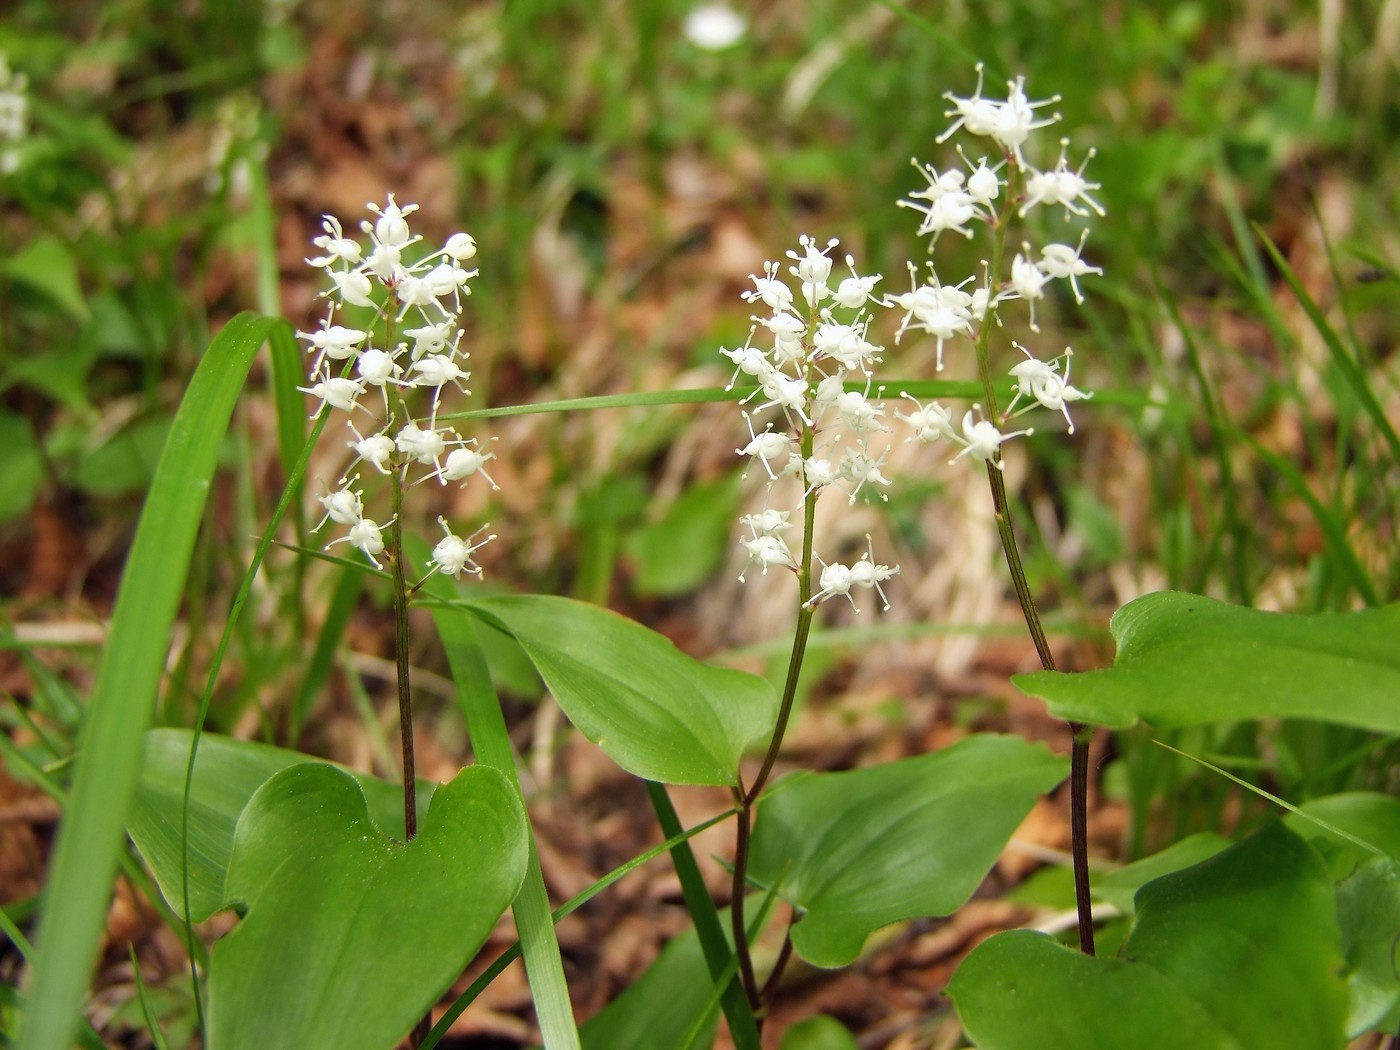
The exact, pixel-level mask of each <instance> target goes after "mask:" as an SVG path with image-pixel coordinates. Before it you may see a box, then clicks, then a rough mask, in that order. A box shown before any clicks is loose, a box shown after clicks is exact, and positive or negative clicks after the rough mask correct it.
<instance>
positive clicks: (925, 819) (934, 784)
mask: <svg viewBox="0 0 1400 1050" xmlns="http://www.w3.org/2000/svg"><path fill="white" fill-rule="evenodd" d="M1066 772H1067V768H1066V762H1065V760H1064V759H1063V758H1060V757H1058V756H1056V755H1053V754H1051V752H1050V751H1049V749H1047V748H1046V747H1044V746H1043V745H1040V744H1030V743H1027V742H1026V741H1024V740H1021V739H1020V738H1018V737H1003V736H994V735H991V734H987V735H980V736H975V737H969V738H968V739H966V740H963V741H960V742H959V743H957V744H954V745H953V746H952V747H950V748H947V749H946V750H943V751H937V752H933V753H932V754H927V755H919V756H917V757H915V758H906V759H902V760H900V761H898V762H887V763H884V764H882V765H878V766H872V767H870V768H868V769H857V770H852V771H850V772H842V773H794V774H792V775H790V776H787V777H784V778H783V779H781V780H779V781H778V782H777V783H775V784H774V785H773V787H772V788H771V789H770V794H769V795H768V796H767V797H766V799H765V800H764V801H763V803H762V806H761V808H760V810H759V813H758V819H757V823H756V825H755V828H754V835H753V846H752V849H753V853H752V859H751V861H750V868H749V871H750V873H751V875H752V876H753V878H754V879H755V880H756V881H757V882H758V883H760V884H768V885H772V884H775V883H778V884H780V892H781V894H782V896H783V897H785V898H786V899H787V900H789V901H791V902H792V903H793V905H794V906H795V907H797V908H798V909H800V911H801V912H802V918H801V920H800V921H799V922H798V923H797V924H796V925H795V926H794V927H793V930H792V943H793V947H794V948H795V949H796V950H797V952H798V953H799V954H800V955H801V956H802V958H804V959H806V960H807V961H808V962H810V963H813V964H814V965H817V966H827V967H835V966H844V965H846V964H847V963H849V962H851V960H853V959H854V958H855V957H856V956H857V955H858V954H859V953H860V949H861V946H862V945H863V944H864V943H865V938H866V937H867V936H868V935H869V934H870V933H871V932H872V931H874V930H876V929H878V928H880V927H881V926H885V925H887V924H889V923H892V922H895V921H897V920H899V919H909V918H914V917H919V916H926V915H947V914H949V913H951V912H953V911H956V910H957V909H958V908H959V907H960V906H961V905H962V904H963V903H965V902H966V901H967V899H968V898H969V897H970V896H972V893H973V891H974V890H975V889H977V887H978V885H979V884H980V883H981V882H982V879H983V878H984V877H985V876H986V874H987V872H988V870H989V869H990V868H991V866H992V865H993V864H994V863H996V859H997V857H999V856H1000V855H1001V851H1002V849H1003V848H1004V847H1005V846H1006V841H1007V839H1009V838H1010V837H1011V834H1012V832H1014V831H1015V830H1016V828H1017V826H1018V825H1019V824H1020V823H1021V821H1022V820H1023V819H1024V818H1025V815H1026V814H1027V813H1028V812H1030V808H1031V806H1032V805H1034V804H1035V800H1036V799H1037V798H1039V797H1040V795H1042V794H1043V793H1045V792H1046V791H1049V790H1050V789H1051V788H1053V787H1054V786H1055V785H1056V784H1058V783H1059V782H1060V781H1062V780H1063V779H1064V778H1065V774H1066Z"/></svg>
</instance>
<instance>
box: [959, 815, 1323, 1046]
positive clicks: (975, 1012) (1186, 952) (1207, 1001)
mask: <svg viewBox="0 0 1400 1050" xmlns="http://www.w3.org/2000/svg"><path fill="white" fill-rule="evenodd" d="M1136 906H1137V911H1136V918H1135V920H1134V923H1133V926H1132V929H1131V931H1130V932H1129V934H1128V938H1127V940H1126V941H1125V942H1124V944H1123V947H1122V949H1121V951H1120V952H1119V953H1118V955H1117V956H1116V957H1114V958H1107V959H1105V958H1090V957H1088V956H1085V955H1082V954H1080V953H1079V952H1076V951H1073V950H1071V949H1068V948H1065V947H1063V946H1061V945H1059V944H1057V943H1055V942H1054V941H1053V940H1051V939H1050V938H1048V937H1045V936H1043V935H1041V934H1036V933H1030V932H1023V931H1013V932H1010V933H1003V934H998V935H996V936H994V937H992V938H991V939H989V940H988V941H986V942H985V943H983V944H981V945H979V946H978V947H977V948H976V949H975V950H974V951H973V952H972V954H971V955H969V956H968V957H967V959H966V960H965V961H964V963H963V964H962V966H961V967H959V969H958V972H957V973H956V974H955V975H954V978H953V982H952V984H951V985H950V986H949V994H951V995H952V997H953V1000H954V1002H955V1003H956V1004H957V1007H958V1014H959V1016H960V1017H961V1018H962V1021H963V1024H964V1026H965V1028H966V1030H967V1032H968V1034H969V1035H970V1036H971V1037H972V1039H973V1041H974V1042H975V1043H976V1044H977V1045H978V1046H980V1047H985V1048H987V1050H995V1048H998V1047H1007V1048H1020V1047H1026V1046H1036V1047H1044V1048H1045V1050H1058V1048H1061V1047H1064V1048H1070V1047H1073V1048H1076V1050H1084V1048H1086V1047H1087V1048H1093V1050H1097V1048H1104V1050H1108V1048H1110V1047H1121V1046H1151V1047H1159V1048H1161V1050H1176V1048H1180V1050H1188V1048H1190V1050H1197V1048H1199V1047H1204V1046H1211V1047H1234V1046H1270V1045H1276V1046H1289V1047H1297V1048H1299V1050H1336V1047H1338V1046H1340V1045H1342V1043H1343V1041H1344V1040H1343V1034H1342V1033H1343V1022H1344V1020H1345V1018H1346V1011H1347V993H1346V987H1345V984H1344V983H1343V981H1342V978H1341V976H1340V973H1341V966H1342V960H1341V955H1340V951H1339V948H1338V945H1339V931H1338V927H1337V915H1336V905H1335V903H1334V900H1333V895H1332V886H1331V880H1330V879H1329V878H1328V877H1327V871H1326V869H1325V867H1324V866H1323V865H1322V863H1321V861H1320V860H1319V859H1318V857H1317V855H1316V854H1315V853H1314V852H1313V851H1312V850H1311V849H1310V848H1309V847H1308V846H1307V845H1306V844H1305V843H1304V842H1303V841H1302V840H1301V839H1299V838H1298V837H1297V836H1295V835H1293V834H1291V833H1290V832H1288V831H1286V830H1285V829H1283V828H1282V827H1281V826H1278V825H1274V826H1272V827H1269V828H1266V829H1265V830H1263V831H1262V832H1260V833H1259V834H1257V835H1255V836H1254V837H1252V838H1250V839H1248V840H1246V841H1245V842H1242V843H1240V844H1238V845H1236V846H1232V847H1231V848H1230V849H1228V850H1226V851H1225V852H1223V853H1220V854H1217V855H1216V856H1214V857H1212V858H1210V859H1209V860H1206V861H1203V862H1201V863H1199V864H1197V865H1195V866H1194V867H1191V868H1188V869H1186V870H1185V871H1181V872H1177V873H1175V874H1172V875H1167V876H1164V877H1163V878H1160V879H1157V880H1155V881H1153V882H1150V883H1148V884H1147V885H1146V886H1144V887H1143V888H1142V889H1141V890H1139V891H1138V894H1137V899H1136Z"/></svg>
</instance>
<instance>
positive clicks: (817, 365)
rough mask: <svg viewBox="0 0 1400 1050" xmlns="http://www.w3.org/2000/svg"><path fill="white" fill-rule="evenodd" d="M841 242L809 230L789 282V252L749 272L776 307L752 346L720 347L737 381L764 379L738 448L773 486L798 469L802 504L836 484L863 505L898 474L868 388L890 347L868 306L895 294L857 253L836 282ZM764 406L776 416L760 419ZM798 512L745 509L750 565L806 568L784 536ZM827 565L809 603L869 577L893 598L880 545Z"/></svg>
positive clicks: (768, 304)
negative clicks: (886, 467) (864, 497)
mask: <svg viewBox="0 0 1400 1050" xmlns="http://www.w3.org/2000/svg"><path fill="white" fill-rule="evenodd" d="M836 244H837V242H836V241H834V240H833V241H830V242H828V243H827V245H826V246H825V247H819V246H818V245H817V243H816V241H815V240H813V239H812V238H811V237H807V236H803V237H801V238H799V239H798V249H797V251H789V252H788V253H787V255H788V258H789V259H790V260H791V261H792V264H791V265H789V266H788V267H787V276H788V277H790V278H792V279H793V280H791V281H790V280H788V279H786V278H785V277H784V276H783V272H782V271H783V264H782V263H781V262H768V263H765V264H764V267H763V276H761V277H760V276H758V275H756V274H755V275H751V279H752V280H753V283H754V287H753V289H752V290H751V291H748V292H745V293H744V294H743V298H744V300H745V301H746V302H748V303H750V304H752V305H754V306H761V307H764V308H766V310H767V313H765V314H763V315H761V316H755V317H753V318H752V320H753V327H752V328H750V330H749V336H748V339H747V340H746V341H745V342H744V345H743V346H741V347H737V348H735V349H724V348H722V349H721V350H720V353H721V354H723V355H724V356H725V357H727V358H729V360H730V361H732V362H733V364H734V374H733V376H732V377H731V380H730V384H729V389H733V387H734V384H735V382H737V380H738V378H739V376H740V375H741V374H742V375H744V376H747V377H748V379H749V380H750V381H751V382H753V383H754V384H756V389H755V390H754V391H753V392H752V393H751V394H749V395H748V396H747V397H746V398H744V401H743V402H742V403H743V404H744V405H746V406H747V407H746V408H745V411H744V421H745V424H746V426H747V427H748V434H749V443H748V444H747V445H745V446H744V447H743V448H740V449H735V452H736V453H738V454H739V455H741V456H749V457H751V459H752V460H753V461H754V462H755V463H757V464H758V465H760V466H761V467H762V468H763V470H764V472H765V473H766V474H767V475H768V490H769V492H770V493H771V492H772V489H773V486H774V485H775V484H776V483H777V481H778V480H779V479H780V478H784V477H791V478H794V479H796V481H797V483H798V484H799V485H801V486H802V487H803V492H802V500H801V501H800V503H799V506H801V505H804V504H805V503H806V501H808V500H814V499H815V498H816V497H817V496H818V495H820V493H821V492H822V490H824V489H827V488H836V489H838V490H839V491H841V492H842V493H844V494H845V496H846V498H847V502H848V503H851V504H854V503H855V501H856V497H857V496H858V495H859V494H860V492H861V490H862V489H864V488H865V487H866V486H870V487H871V488H872V489H874V490H875V491H879V489H880V487H883V486H887V485H888V484H889V483H890V482H889V479H888V478H887V477H885V476H884V474H883V473H881V466H882V465H883V463H884V459H885V456H886V454H887V453H888V446H886V448H885V449H884V450H882V451H879V452H878V453H877V452H876V451H875V449H874V448H872V444H871V439H872V437H874V436H876V435H881V434H884V433H887V432H888V431H889V430H890V427H889V426H888V425H887V424H886V423H885V422H884V419H883V417H884V413H885V410H884V408H883V407H882V406H881V405H879V404H878V403H877V402H874V401H872V400H871V398H870V389H871V384H872V382H873V380H874V371H873V369H874V366H875V365H876V364H878V363H879V361H880V355H881V354H882V353H883V352H884V348H883V347H880V346H876V345H874V344H873V343H871V342H870V341H869V340H868V339H867V338H866V336H867V332H868V329H869V325H870V309H871V308H872V307H884V306H885V305H887V304H886V303H885V302H884V300H882V299H880V298H878V297H877V296H876V295H875V292H874V289H875V285H876V284H877V283H878V282H879V280H880V276H879V275H878V274H876V275H874V276H862V275H861V274H859V273H858V272H857V271H856V268H855V261H854V260H853V259H852V258H851V256H849V255H847V256H846V258H845V262H846V267H847V269H848V270H849V271H850V275H849V276H847V277H844V278H841V279H839V280H837V281H835V282H834V285H833V280H832V260H831V257H830V256H831V251H832V249H834V248H835V247H836ZM770 410H773V411H770ZM763 417H768V418H767V421H766V422H762V423H760V422H758V421H759V420H761V419H762V418H763ZM880 495H881V498H882V499H883V498H887V497H886V496H885V494H884V493H883V492H881V493H880ZM791 517H792V511H791V510H779V509H773V508H769V509H765V510H763V511H762V512H760V513H758V514H747V515H745V516H744V517H743V518H742V519H741V522H742V524H743V525H744V526H745V527H746V528H747V529H748V530H749V536H748V537H746V538H744V539H743V540H741V542H742V543H743V546H744V548H745V550H746V551H747V552H748V565H746V566H745V570H744V572H745V574H747V572H748V568H749V566H753V565H758V566H759V567H760V568H761V569H762V571H763V573H764V574H765V575H766V574H767V572H768V570H769V568H770V567H772V566H783V567H786V568H790V569H796V568H798V562H797V560H796V559H795V558H794V557H793V553H792V548H791V547H790V546H789V541H788V539H787V538H786V536H785V534H786V533H787V532H788V531H789V530H790V529H791V528H792V522H791V520H790V519H791ZM818 560H820V559H818ZM822 565H823V569H822V573H821V580H820V589H819V590H818V591H817V592H816V593H814V594H813V595H812V596H811V598H810V600H809V602H808V604H809V605H816V604H817V603H818V602H820V601H823V600H825V599H827V598H830V597H834V596H837V595H840V596H844V597H845V598H846V599H847V600H848V601H850V602H851V605H852V606H853V607H854V606H855V599H854V598H853V597H852V594H851V592H852V590H854V589H856V588H864V589H867V590H870V589H873V590H875V591H876V592H877V593H878V594H879V595H880V600H881V601H882V602H884V604H885V608H887V609H888V608H889V601H888V600H887V599H886V598H885V592H884V588H883V587H881V586H880V584H881V582H882V581H884V580H887V579H889V578H890V577H891V576H893V575H894V574H895V573H897V572H898V571H899V568H898V566H895V567H890V566H886V565H879V564H876V562H875V558H874V551H873V548H872V549H871V550H870V551H869V553H867V554H866V555H865V556H863V557H862V558H861V559H860V560H859V561H857V562H856V563H855V564H853V565H844V564H841V563H839V562H832V563H830V564H827V563H826V562H822ZM739 579H740V580H743V579H744V576H743V575H741V576H740V577H739ZM857 611H859V610H857Z"/></svg>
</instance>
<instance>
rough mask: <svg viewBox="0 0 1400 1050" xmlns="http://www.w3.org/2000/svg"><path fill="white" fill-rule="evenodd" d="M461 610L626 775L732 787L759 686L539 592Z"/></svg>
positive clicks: (772, 702)
mask: <svg viewBox="0 0 1400 1050" xmlns="http://www.w3.org/2000/svg"><path fill="white" fill-rule="evenodd" d="M464 607H465V608H466V609H468V610H469V611H471V612H472V613H474V614H475V615H477V616H479V617H481V618H482V619H484V620H485V621H486V622H488V623H490V624H492V625H494V626H496V627H498V628H500V629H501V630H503V631H505V632H506V633H507V634H509V635H511V636H512V637H514V638H515V640H516V641H517V642H519V643H520V647H521V648H522V649H524V650H525V652H526V654H527V655H528V656H529V657H530V659H531V661H533V663H534V665H535V668H536V670H538V671H539V673H540V677H542V678H543V679H544V680H545V684H546V685H548V686H549V688H550V691H551V692H553V693H554V697H555V699H556V700H558V701H559V706H560V707H562V708H563V709H564V713H565V714H567V715H568V716H569V720H570V721H571V722H573V723H574V725H576V726H577V727H578V728H579V730H580V731H581V732H582V733H583V735H584V736H586V737H588V739H589V740H592V741H593V742H594V743H595V744H597V745H598V746H599V747H601V748H602V749H603V751H604V752H605V753H606V754H607V756H608V757H609V758H611V759H612V760H613V761H614V762H616V763H617V764H618V765H619V766H621V767H622V768H623V769H625V770H627V772H629V773H632V774H633V775H635V776H639V777H642V778H644V779H646V780H656V781H660V782H661V783H664V784H716V785H727V786H733V785H737V783H738V770H739V759H740V758H741V757H742V755H743V753H744V750H745V748H747V747H748V745H749V744H750V743H752V742H753V741H755V740H758V739H759V738H760V737H763V736H765V735H766V734H767V733H769V732H771V730H772V728H773V721H774V719H775V718H776V717H777V710H778V701H777V697H776V696H775V695H774V693H773V689H772V687H771V686H770V685H769V684H768V683H767V682H766V681H764V680H763V679H761V678H758V677H755V676H754V675H751V674H746V673H744V672H743V671H734V670H730V669H728V668H722V667H711V666H710V665H709V664H704V663H701V662H700V661H699V660H696V659H693V658H692V657H689V656H687V655H686V654H685V653H683V652H681V651H680V650H679V649H677V648H676V647H675V645H674V644H672V642H671V641H670V640H669V639H668V638H665V637H664V636H662V635H660V634H657V633H656V632H655V631H651V630H648V629H647V628H645V627H643V626H642V625H641V624H639V623H634V622H633V621H631V620H629V619H627V618H625V617H622V616H619V615H617V614H616V613H613V612H609V611H608V610H607V609H601V608H599V607H598V606H596V605H589V604H587V603H586V602H578V601H572V600H570V599H568V598H556V597H552V596H549V595H514V596H508V597H499V598H480V599H475V600H472V601H470V602H468V603H465V605H464Z"/></svg>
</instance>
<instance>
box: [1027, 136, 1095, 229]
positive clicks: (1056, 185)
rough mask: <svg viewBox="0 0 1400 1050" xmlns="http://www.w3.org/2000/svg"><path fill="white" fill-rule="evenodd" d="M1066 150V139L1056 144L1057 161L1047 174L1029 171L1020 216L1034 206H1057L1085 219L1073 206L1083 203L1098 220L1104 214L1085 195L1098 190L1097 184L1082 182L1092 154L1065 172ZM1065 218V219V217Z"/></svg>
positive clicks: (1092, 152)
mask: <svg viewBox="0 0 1400 1050" xmlns="http://www.w3.org/2000/svg"><path fill="white" fill-rule="evenodd" d="M1068 150H1069V139H1061V140H1060V159H1059V161H1058V162H1057V163H1056V164H1055V167H1054V168H1053V169H1052V170H1050V171H1033V172H1032V173H1031V175H1030V177H1029V178H1027V179H1026V202H1025V203H1024V204H1022V205H1021V215H1022V216H1024V215H1025V214H1026V212H1028V211H1030V210H1031V209H1032V208H1034V207H1035V206H1036V205H1037V204H1058V205H1060V206H1061V207H1063V208H1064V209H1065V211H1066V212H1068V213H1071V214H1074V215H1079V216H1085V215H1088V214H1089V213H1088V212H1087V211H1085V210H1084V209H1083V208H1081V207H1079V206H1078V205H1077V204H1076V203H1075V202H1076V201H1083V202H1084V203H1085V204H1087V205H1088V206H1089V207H1090V208H1092V209H1093V210H1094V212H1095V213H1096V214H1097V215H1098V216H1099V217H1100V218H1102V217H1103V216H1104V215H1105V214H1106V213H1105V211H1104V208H1103V205H1102V204H1100V203H1099V202H1098V201H1096V200H1095V199H1094V198H1093V197H1091V196H1090V195H1089V191H1090V190H1097V189H1099V188H1100V186H1099V184H1098V183H1097V182H1088V181H1087V180H1085V178H1084V168H1085V165H1087V164H1088V163H1089V161H1091V160H1093V158H1094V151H1093V150H1092V149H1091V150H1089V152H1088V153H1086V154H1085V155H1084V160H1083V161H1082V162H1081V163H1080V165H1079V167H1078V168H1076V169H1075V170H1074V171H1070V170H1069V161H1068V160H1067V159H1066V152H1067V151H1068ZM1065 217H1066V218H1068V217H1069V216H1068V215H1066V216H1065Z"/></svg>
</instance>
